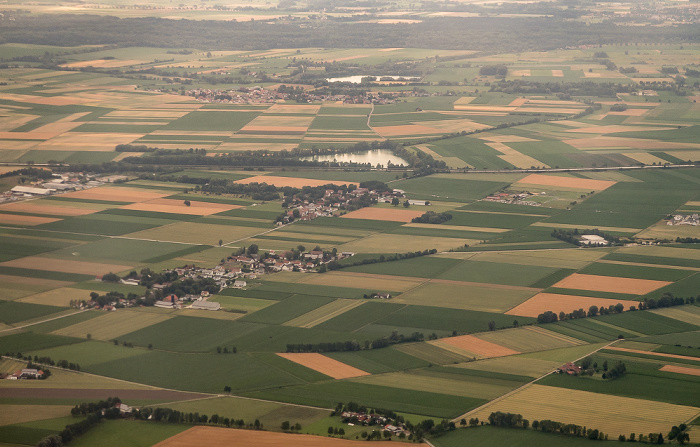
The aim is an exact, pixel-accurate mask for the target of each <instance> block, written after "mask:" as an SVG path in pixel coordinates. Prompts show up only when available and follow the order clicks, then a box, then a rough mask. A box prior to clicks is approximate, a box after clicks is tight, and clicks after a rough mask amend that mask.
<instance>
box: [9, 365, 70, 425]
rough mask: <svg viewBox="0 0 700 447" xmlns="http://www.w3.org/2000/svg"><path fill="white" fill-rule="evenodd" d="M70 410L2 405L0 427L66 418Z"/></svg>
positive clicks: (49, 406) (44, 406)
mask: <svg viewBox="0 0 700 447" xmlns="http://www.w3.org/2000/svg"><path fill="white" fill-rule="evenodd" d="M24 366H26V365H24ZM71 408H73V407H71V406H69V405H2V406H0V411H2V418H0V426H2V425H12V424H21V423H24V422H31V421H41V420H43V419H54V418H60V417H64V416H68V415H70V410H71Z"/></svg>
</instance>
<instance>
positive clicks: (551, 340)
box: [475, 326, 583, 352]
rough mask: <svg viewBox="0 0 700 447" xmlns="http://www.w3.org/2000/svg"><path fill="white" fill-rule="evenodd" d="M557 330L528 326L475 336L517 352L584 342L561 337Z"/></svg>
mask: <svg viewBox="0 0 700 447" xmlns="http://www.w3.org/2000/svg"><path fill="white" fill-rule="evenodd" d="M557 335H558V334H556V332H551V331H546V330H545V331H542V332H541V331H538V330H534V331H532V330H529V326H528V327H522V328H512V329H505V330H500V331H489V332H482V333H480V334H477V335H475V337H477V338H479V339H481V340H484V341H487V342H489V343H493V344H495V345H498V346H503V347H504V348H508V349H512V350H514V351H517V352H533V351H544V350H547V349H555V348H563V347H567V346H575V345H581V344H583V342H582V341H580V340H576V339H573V338H571V337H559V336H557Z"/></svg>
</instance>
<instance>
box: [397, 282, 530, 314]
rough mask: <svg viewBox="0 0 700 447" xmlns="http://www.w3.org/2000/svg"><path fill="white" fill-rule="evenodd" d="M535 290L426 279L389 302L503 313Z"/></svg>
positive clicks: (524, 299) (528, 296)
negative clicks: (423, 282)
mask: <svg viewBox="0 0 700 447" xmlns="http://www.w3.org/2000/svg"><path fill="white" fill-rule="evenodd" d="M535 293H536V292H535V291H528V290H518V289H507V288H496V287H488V285H486V284H483V285H476V284H471V283H461V284H460V283H459V282H457V281H453V282H449V283H448V282H445V283H442V282H437V281H430V282H427V283H425V284H423V285H421V286H419V287H416V288H414V289H411V290H410V291H408V292H406V293H402V294H401V295H399V296H398V297H396V298H393V299H392V300H391V302H392V303H403V304H418V305H423V306H437V307H446V308H452V309H465V310H479V311H484V312H505V311H507V310H509V309H511V308H513V307H515V306H517V305H518V304H520V303H522V302H524V301H526V300H527V299H528V298H530V297H531V296H532V295H534V294H535Z"/></svg>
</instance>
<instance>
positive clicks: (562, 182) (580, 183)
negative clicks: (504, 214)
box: [518, 174, 616, 191]
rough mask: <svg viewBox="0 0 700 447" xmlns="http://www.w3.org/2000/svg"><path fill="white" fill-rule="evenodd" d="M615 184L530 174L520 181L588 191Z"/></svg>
mask: <svg viewBox="0 0 700 447" xmlns="http://www.w3.org/2000/svg"><path fill="white" fill-rule="evenodd" d="M615 183H616V182H613V181H609V180H592V179H583V178H577V177H561V176H555V175H544V174H530V175H528V176H527V177H525V178H522V179H520V180H518V184H526V185H542V186H554V187H564V188H573V189H581V190H587V191H602V190H604V189H607V188H609V187H611V186H612V185H614V184H615Z"/></svg>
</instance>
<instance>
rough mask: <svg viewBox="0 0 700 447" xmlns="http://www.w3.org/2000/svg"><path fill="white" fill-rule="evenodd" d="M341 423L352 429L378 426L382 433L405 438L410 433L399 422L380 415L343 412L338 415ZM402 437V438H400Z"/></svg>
mask: <svg viewBox="0 0 700 447" xmlns="http://www.w3.org/2000/svg"><path fill="white" fill-rule="evenodd" d="M340 418H341V421H342V422H343V423H344V424H348V426H350V427H352V426H355V425H362V426H379V427H382V431H383V432H386V433H388V434H391V435H395V436H399V437H405V436H407V435H408V434H410V431H409V430H408V429H407V428H406V426H405V425H403V424H402V423H400V422H397V421H394V420H392V419H390V418H386V417H384V416H382V415H380V414H374V413H369V414H367V413H364V412H355V411H343V412H342V413H341V414H340ZM394 424H395V425H394ZM402 435H403V436H402Z"/></svg>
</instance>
